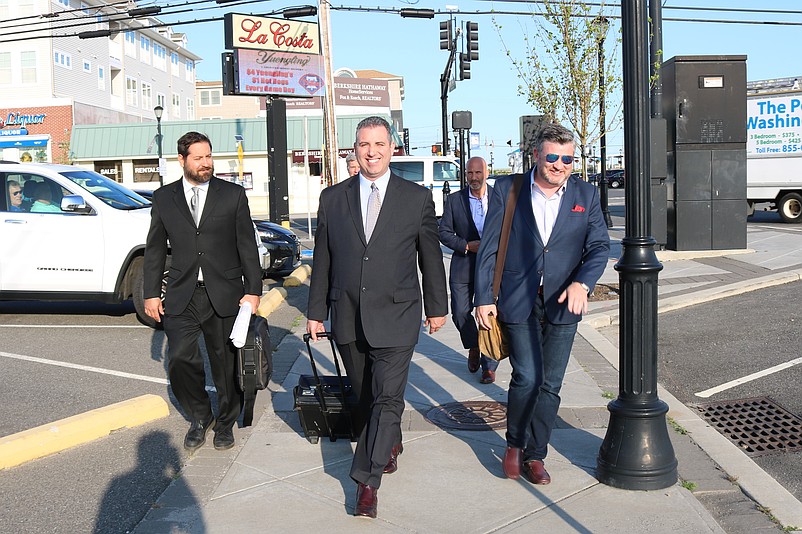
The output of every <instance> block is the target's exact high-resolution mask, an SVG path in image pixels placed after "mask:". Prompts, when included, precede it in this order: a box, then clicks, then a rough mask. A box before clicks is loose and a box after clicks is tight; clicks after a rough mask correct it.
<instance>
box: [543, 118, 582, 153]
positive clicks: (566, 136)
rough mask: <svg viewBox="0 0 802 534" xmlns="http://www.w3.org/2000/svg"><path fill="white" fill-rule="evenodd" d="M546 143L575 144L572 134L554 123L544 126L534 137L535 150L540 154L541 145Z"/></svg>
mask: <svg viewBox="0 0 802 534" xmlns="http://www.w3.org/2000/svg"><path fill="white" fill-rule="evenodd" d="M546 141H548V142H551V143H557V144H558V145H567V144H569V143H576V140H575V139H574V132H572V131H571V130H569V129H568V128H566V127H565V126H563V125H562V124H556V123H549V124H544V125H543V126H542V127H541V128H540V130H538V132H537V135H535V150H537V151H538V152H540V151H541V150H542V149H543V143H545V142H546Z"/></svg>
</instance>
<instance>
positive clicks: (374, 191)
mask: <svg viewBox="0 0 802 534" xmlns="http://www.w3.org/2000/svg"><path fill="white" fill-rule="evenodd" d="M381 207H382V199H381V196H380V195H379V188H378V187H376V184H370V196H369V197H368V213H367V215H366V216H365V240H366V241H370V236H371V234H373V229H374V228H376V220H377V219H378V218H379V211H380V210H381Z"/></svg>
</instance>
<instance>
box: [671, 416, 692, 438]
mask: <svg viewBox="0 0 802 534" xmlns="http://www.w3.org/2000/svg"><path fill="white" fill-rule="evenodd" d="M668 424H669V426H671V428H673V429H674V432H676V433H677V434H680V435H682V436H684V435H686V434H687V433H688V431H687V430H685V428H684V427H683V426H682V425H681V424H679V423H677V422H676V421H675V420H674V419H673V418H671V417H669V418H668Z"/></svg>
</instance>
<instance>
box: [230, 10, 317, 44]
mask: <svg viewBox="0 0 802 534" xmlns="http://www.w3.org/2000/svg"><path fill="white" fill-rule="evenodd" d="M225 44H226V49H228V50H236V49H238V48H250V49H254V50H275V51H278V52H296V53H301V54H320V33H319V32H318V25H317V23H316V22H307V21H303V20H288V19H273V18H266V17H255V16H253V15H238V14H236V13H227V14H226V15H225Z"/></svg>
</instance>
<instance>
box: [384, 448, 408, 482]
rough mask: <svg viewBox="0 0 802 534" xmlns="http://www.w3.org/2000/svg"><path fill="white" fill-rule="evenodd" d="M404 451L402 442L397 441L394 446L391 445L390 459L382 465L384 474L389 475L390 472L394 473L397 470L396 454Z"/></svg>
mask: <svg viewBox="0 0 802 534" xmlns="http://www.w3.org/2000/svg"><path fill="white" fill-rule="evenodd" d="M402 452H404V444H403V443H399V444H398V445H396V446H395V447H393V450H392V452H391V453H390V461H389V462H387V465H385V466H384V474H385V475H389V474H390V473H395V472H396V471H398V455H399V454H401V453H402Z"/></svg>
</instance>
